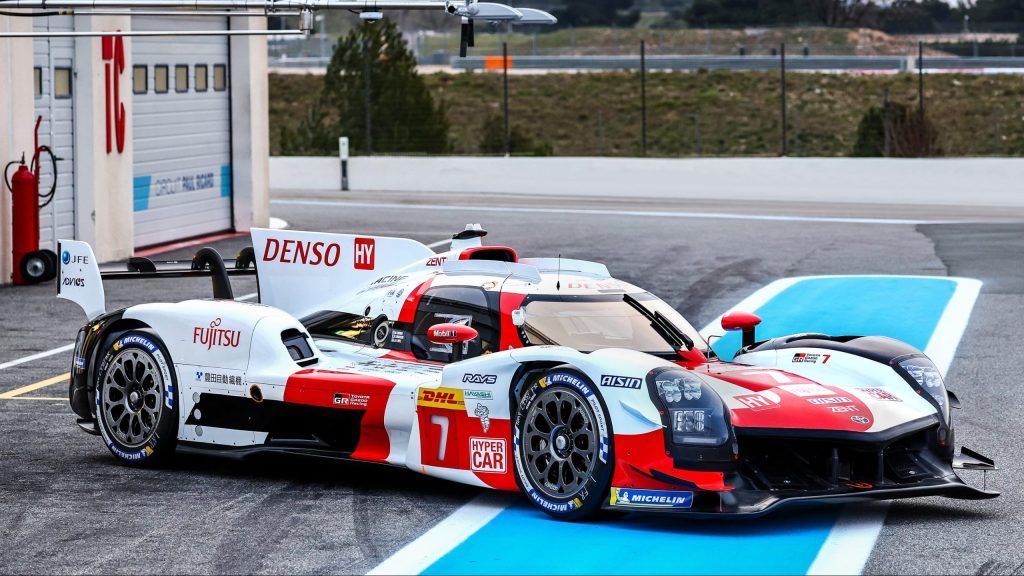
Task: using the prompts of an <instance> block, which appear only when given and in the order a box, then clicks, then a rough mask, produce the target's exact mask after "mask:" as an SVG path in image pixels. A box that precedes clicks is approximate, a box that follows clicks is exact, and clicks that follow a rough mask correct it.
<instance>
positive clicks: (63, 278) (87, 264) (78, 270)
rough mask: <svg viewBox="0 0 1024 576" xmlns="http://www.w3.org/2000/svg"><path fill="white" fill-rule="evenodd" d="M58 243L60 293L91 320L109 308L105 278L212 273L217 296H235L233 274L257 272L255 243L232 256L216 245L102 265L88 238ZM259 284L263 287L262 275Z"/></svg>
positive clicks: (117, 278) (181, 275) (187, 276)
mask: <svg viewBox="0 0 1024 576" xmlns="http://www.w3.org/2000/svg"><path fill="white" fill-rule="evenodd" d="M57 246H58V248H57V251H58V252H59V257H58V259H57V297H58V298H61V299H64V300H70V301H72V302H74V303H76V304H78V305H79V306H80V307H81V308H82V310H83V311H84V312H85V315H86V316H88V318H89V319H90V320H92V319H93V318H96V317H97V316H99V315H101V314H103V313H104V312H106V297H105V293H104V290H103V280H129V279H144V278H197V277H210V279H211V281H212V284H213V297H214V298H216V299H223V300H231V299H233V298H234V294H233V292H232V289H231V281H230V277H231V276H257V273H256V260H255V257H254V252H253V249H252V247H251V246H249V247H246V248H243V249H242V251H241V252H239V253H238V255H237V256H236V257H235V258H233V259H228V260H225V259H223V258H222V257H221V255H220V253H219V252H217V251H216V250H214V249H213V248H210V247H205V248H200V249H199V251H198V252H196V253H195V256H193V257H192V259H191V260H150V259H149V258H141V257H133V258H129V259H128V261H127V262H121V263H116V264H105V265H104V266H102V267H101V266H99V265H98V264H97V263H96V255H95V254H93V251H92V247H91V246H89V244H88V243H87V242H82V241H80V240H60V241H59V242H58V244H57ZM256 285H257V290H259V278H258V276H257V281H256Z"/></svg>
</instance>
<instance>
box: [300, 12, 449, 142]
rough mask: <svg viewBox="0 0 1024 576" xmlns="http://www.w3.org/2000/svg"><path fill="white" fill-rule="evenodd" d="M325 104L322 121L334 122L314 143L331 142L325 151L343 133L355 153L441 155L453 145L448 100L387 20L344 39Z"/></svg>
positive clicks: (369, 24) (329, 76)
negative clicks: (436, 93) (440, 97)
mask: <svg viewBox="0 0 1024 576" xmlns="http://www.w3.org/2000/svg"><path fill="white" fill-rule="evenodd" d="M367 84H369V85H367ZM367 105H369V110H367ZM320 107H321V110H320V111H318V114H319V116H320V117H319V119H321V120H324V121H325V122H330V124H329V125H328V129H327V130H326V131H325V132H326V134H327V136H326V137H325V138H326V140H327V142H319V143H317V142H314V143H313V144H314V145H315V146H317V147H321V146H327V147H328V149H327V150H324V152H326V153H331V152H337V150H336V148H337V137H338V136H348V138H349V146H350V148H351V149H352V150H353V151H354V152H373V153H378V152H392V153H393V152H420V153H428V154H442V153H445V152H448V151H449V148H450V146H449V141H448V120H447V117H446V113H445V107H444V104H443V103H441V104H435V102H434V99H433V97H432V96H431V94H430V91H429V90H428V89H427V86H426V84H425V83H424V82H423V79H422V78H421V77H420V76H419V75H418V74H416V59H415V57H414V56H413V54H412V52H411V51H410V50H409V47H408V46H407V45H406V43H405V39H403V38H402V34H401V32H400V31H399V29H398V26H396V25H395V24H394V23H393V22H391V21H390V20H388V19H386V18H385V19H383V20H381V21H379V22H367V23H365V24H362V25H360V26H357V27H356V28H354V29H353V30H351V31H350V32H349V33H348V35H346V36H345V37H344V38H342V39H341V40H339V42H338V45H337V47H336V48H335V50H334V56H333V57H332V58H331V63H330V65H329V66H328V67H327V76H326V77H325V78H324V88H323V92H322V94H321V96H320ZM326 118H329V119H330V120H327V119H326ZM311 132H312V133H313V134H316V133H317V132H316V131H311ZM300 136H301V135H300Z"/></svg>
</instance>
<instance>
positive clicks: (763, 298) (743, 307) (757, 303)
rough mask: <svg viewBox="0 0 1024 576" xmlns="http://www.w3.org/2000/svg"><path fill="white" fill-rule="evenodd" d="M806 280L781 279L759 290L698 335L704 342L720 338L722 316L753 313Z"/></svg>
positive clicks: (804, 278) (716, 319) (712, 322)
mask: <svg viewBox="0 0 1024 576" xmlns="http://www.w3.org/2000/svg"><path fill="white" fill-rule="evenodd" d="M808 278H812V277H811V276H801V277H795V278H783V279H781V280H776V281H774V282H772V283H771V284H769V285H767V286H763V287H761V288H759V289H758V290H757V291H756V292H754V293H753V294H751V295H750V296H747V297H746V298H744V299H743V300H741V301H740V303H739V304H737V305H735V306H733V307H732V308H729V309H728V310H726V311H725V312H723V313H722V314H721V315H719V316H718V318H715V319H714V320H712V321H711V323H710V324H708V325H707V326H705V327H704V328H702V329H701V331H700V335H701V336H703V337H704V339H705V340H707V339H708V337H709V336H721V335H722V334H723V333H724V332H725V331H724V330H722V316H725V315H726V314H728V313H729V312H732V311H734V310H740V311H743V312H753V311H754V310H757V309H758V308H760V307H761V306H764V305H765V304H767V303H768V301H769V300H771V299H772V298H775V297H776V296H778V295H779V294H782V291H783V290H785V289H786V288H789V287H790V286H792V285H793V284H796V283H797V282H800V281H801V280H806V279H808ZM830 278H835V276H830Z"/></svg>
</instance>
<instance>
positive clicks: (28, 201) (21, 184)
mask: <svg viewBox="0 0 1024 576" xmlns="http://www.w3.org/2000/svg"><path fill="white" fill-rule="evenodd" d="M42 121H43V117H42V116H39V117H38V118H36V135H35V138H36V139H35V146H36V147H35V152H34V153H33V154H32V162H31V164H30V165H28V166H26V165H25V155H24V154H22V156H21V162H20V163H19V162H18V161H17V160H14V161H12V162H8V163H7V166H6V167H5V168H4V183H5V184H6V185H7V189H8V190H10V191H11V193H12V194H14V197H13V199H12V211H13V212H14V230H13V235H14V274H12V275H11V279H12V280H13V281H14V283H15V284H37V283H39V282H46V281H47V280H52V279H53V278H54V276H56V275H57V254H55V253H54V252H53V251H52V250H40V249H39V210H40V209H41V208H44V207H46V206H47V205H48V204H49V203H50V202H53V197H54V194H55V193H56V191H57V160H58V158H57V157H56V156H55V155H54V153H53V150H51V149H50V147H49V146H40V145H39V124H40V123H42ZM43 153H46V154H48V155H49V156H50V164H51V166H52V167H53V170H52V173H53V183H52V184H51V185H50V191H49V192H47V193H46V194H40V193H39V172H40V168H39V157H40V155H41V154H43ZM14 165H17V166H18V169H17V170H16V171H15V172H14V176H13V177H12V178H10V179H8V177H7V176H8V171H9V170H10V168H11V167H12V166H14ZM40 201H42V204H40Z"/></svg>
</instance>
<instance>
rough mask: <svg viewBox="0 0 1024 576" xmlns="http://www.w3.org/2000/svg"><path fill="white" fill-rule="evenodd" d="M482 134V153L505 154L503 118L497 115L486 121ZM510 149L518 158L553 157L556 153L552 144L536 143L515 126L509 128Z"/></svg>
mask: <svg viewBox="0 0 1024 576" xmlns="http://www.w3.org/2000/svg"><path fill="white" fill-rule="evenodd" d="M481 132H482V136H481V138H480V152H482V153H484V154H504V153H505V120H504V119H503V118H502V117H501V116H498V115H497V114H495V115H492V116H490V117H488V118H487V119H486V120H484V125H483V130H481ZM508 147H509V153H510V154H513V155H517V156H551V155H552V154H553V153H554V150H552V148H551V145H550V144H547V143H545V142H539V143H535V142H534V141H533V140H532V139H531V138H530V137H529V136H527V135H526V134H523V133H522V131H520V130H519V128H518V127H517V126H515V125H514V124H513V125H512V126H511V127H510V128H509V138H508Z"/></svg>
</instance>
